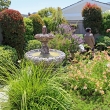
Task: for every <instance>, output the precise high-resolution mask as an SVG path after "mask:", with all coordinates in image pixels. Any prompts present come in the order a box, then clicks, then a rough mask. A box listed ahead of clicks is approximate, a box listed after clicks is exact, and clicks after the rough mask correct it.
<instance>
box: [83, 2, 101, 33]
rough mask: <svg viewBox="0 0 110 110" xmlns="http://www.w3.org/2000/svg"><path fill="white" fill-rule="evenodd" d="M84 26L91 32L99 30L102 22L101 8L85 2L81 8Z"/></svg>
mask: <svg viewBox="0 0 110 110" xmlns="http://www.w3.org/2000/svg"><path fill="white" fill-rule="evenodd" d="M82 17H83V24H84V28H87V27H90V28H91V29H92V33H93V34H96V33H98V32H99V29H100V27H101V23H102V10H101V8H100V7H98V6H97V5H96V4H91V3H87V4H86V5H85V6H84V8H83V10H82Z"/></svg>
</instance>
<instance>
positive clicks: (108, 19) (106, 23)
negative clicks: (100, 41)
mask: <svg viewBox="0 0 110 110" xmlns="http://www.w3.org/2000/svg"><path fill="white" fill-rule="evenodd" d="M109 28H110V12H109V11H106V12H104V13H102V25H101V28H100V34H102V35H105V36H109V37H110V33H109V32H108V33H107V32H106V30H107V29H109Z"/></svg>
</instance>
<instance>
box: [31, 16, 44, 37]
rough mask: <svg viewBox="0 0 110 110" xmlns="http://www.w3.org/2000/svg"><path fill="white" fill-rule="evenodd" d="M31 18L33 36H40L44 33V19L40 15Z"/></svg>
mask: <svg viewBox="0 0 110 110" xmlns="http://www.w3.org/2000/svg"><path fill="white" fill-rule="evenodd" d="M29 18H30V19H31V20H32V23H33V28H34V31H33V34H34V35H35V34H39V33H41V32H42V26H43V25H44V22H43V21H42V18H41V17H40V15H38V14H32V15H30V16H29Z"/></svg>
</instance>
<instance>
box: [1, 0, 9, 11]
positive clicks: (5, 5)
mask: <svg viewBox="0 0 110 110" xmlns="http://www.w3.org/2000/svg"><path fill="white" fill-rule="evenodd" d="M10 4H11V1H10V0H0V11H2V10H3V9H6V8H8V7H9V6H10Z"/></svg>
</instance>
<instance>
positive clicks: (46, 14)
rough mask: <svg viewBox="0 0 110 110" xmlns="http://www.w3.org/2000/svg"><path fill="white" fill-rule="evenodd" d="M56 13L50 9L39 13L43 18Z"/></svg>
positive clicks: (53, 9)
mask: <svg viewBox="0 0 110 110" xmlns="http://www.w3.org/2000/svg"><path fill="white" fill-rule="evenodd" d="M55 11H56V9H55V8H52V7H49V8H44V9H41V10H39V11H38V12H37V13H38V14H39V15H40V16H41V17H42V18H44V17H50V16H52V14H53V13H54V12H55Z"/></svg>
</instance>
